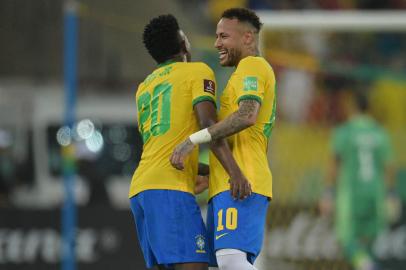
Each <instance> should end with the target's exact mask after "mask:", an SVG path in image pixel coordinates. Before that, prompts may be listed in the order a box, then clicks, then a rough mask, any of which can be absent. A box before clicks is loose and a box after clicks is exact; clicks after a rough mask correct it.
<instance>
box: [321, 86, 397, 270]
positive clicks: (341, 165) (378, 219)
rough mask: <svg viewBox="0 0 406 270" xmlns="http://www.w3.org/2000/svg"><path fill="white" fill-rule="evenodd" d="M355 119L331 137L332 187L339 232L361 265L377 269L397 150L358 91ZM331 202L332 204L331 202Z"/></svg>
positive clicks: (357, 265) (357, 266) (349, 254)
mask: <svg viewBox="0 0 406 270" xmlns="http://www.w3.org/2000/svg"><path fill="white" fill-rule="evenodd" d="M352 105H353V106H352V107H351V117H350V119H349V120H348V121H347V122H346V123H344V124H343V125H341V126H339V127H338V128H337V129H336V130H335V131H334V133H333V136H332V150H333V155H334V157H333V166H332V169H331V172H330V177H329V178H330V179H329V180H330V183H329V184H330V187H333V186H336V204H335V205H336V212H335V214H336V219H335V220H336V226H335V227H336V232H337V236H338V240H339V242H340V244H341V245H342V247H343V248H344V253H345V255H346V257H347V258H348V259H349V260H350V261H351V263H352V265H353V266H354V268H355V269H356V270H359V269H362V270H367V269H368V270H370V269H375V268H373V267H374V262H373V257H372V254H371V246H372V244H373V241H374V240H375V238H376V237H377V235H378V234H379V232H381V231H382V229H384V225H385V217H384V211H385V210H384V209H385V208H384V207H385V178H386V180H387V181H388V183H387V184H389V186H391V184H393V183H391V182H390V181H391V180H392V176H391V175H392V170H393V166H392V165H391V164H392V161H393V155H392V148H391V144H390V140H389V137H388V134H387V133H386V131H385V130H384V129H383V128H382V127H381V126H380V125H379V124H378V123H377V122H376V121H375V120H373V118H372V117H370V116H368V114H367V112H368V100H367V98H366V96H365V95H363V94H359V93H358V94H356V95H355V99H354V102H352ZM327 205H331V204H327Z"/></svg>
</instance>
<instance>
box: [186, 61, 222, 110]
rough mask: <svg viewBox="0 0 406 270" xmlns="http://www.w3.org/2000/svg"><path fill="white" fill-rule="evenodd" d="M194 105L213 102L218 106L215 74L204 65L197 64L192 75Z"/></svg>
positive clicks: (192, 70)
mask: <svg viewBox="0 0 406 270" xmlns="http://www.w3.org/2000/svg"><path fill="white" fill-rule="evenodd" d="M190 80H191V88H192V104H193V106H195V105H196V104H197V103H199V102H202V101H211V102H213V103H214V105H216V79H215V77H214V72H213V70H211V68H209V67H208V66H207V65H205V64H203V63H196V65H195V66H194V67H193V68H192V69H191V73H190Z"/></svg>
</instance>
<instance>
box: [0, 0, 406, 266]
mask: <svg viewBox="0 0 406 270" xmlns="http://www.w3.org/2000/svg"><path fill="white" fill-rule="evenodd" d="M77 3H78V9H77V14H78V50H77V60H78V73H77V74H78V80H77V81H78V89H77V105H76V109H75V115H76V119H77V122H76V124H75V130H76V131H75V132H74V135H72V134H71V133H72V131H71V130H70V129H69V128H67V127H66V126H65V125H64V113H65V107H66V104H65V94H64V76H63V74H64V73H63V71H64V69H63V66H64V63H63V59H64V55H63V48H64V45H63V36H64V24H63V20H64V2H63V1H55V0H36V1H27V0H25V1H24V0H1V1H0V36H1V40H2V42H1V43H0V269H5V270H14V269H16V270H17V269H41V270H42V269H60V268H61V258H62V257H63V256H62V252H61V242H62V233H61V232H62V230H61V226H62V225H61V223H62V221H61V220H62V219H61V208H62V205H63V198H64V196H65V195H64V192H65V190H64V185H63V180H62V172H63V170H64V169H63V168H65V169H66V168H70V167H69V166H70V165H69V164H70V163H69V160H68V162H67V163H68V164H67V163H66V161H65V162H64V161H63V158H62V154H61V146H67V145H69V144H71V143H72V142H74V144H75V147H76V151H75V155H74V156H75V159H76V162H75V166H74V169H75V171H76V173H77V177H76V178H75V179H76V180H75V185H74V188H73V190H74V194H75V199H76V205H77V206H78V210H77V211H78V218H77V230H76V249H75V254H76V262H77V265H76V266H77V269H80V270H82V269H89V270H91V269H100V270H102V269H144V262H143V259H142V256H141V253H140V251H139V249H138V243H137V240H136V237H135V233H134V232H135V231H134V230H133V225H132V224H133V221H132V218H131V215H130V212H129V208H128V199H127V190H128V185H129V182H130V179H131V175H132V172H133V170H134V169H135V168H136V166H137V164H138V161H139V158H140V153H141V150H142V145H141V141H140V138H139V134H138V132H137V126H136V112H135V105H134V94H135V90H136V87H137V85H138V83H140V82H141V81H142V80H143V79H144V77H145V76H146V75H148V74H149V73H150V72H151V70H152V69H153V68H154V63H153V62H152V60H151V59H150V57H149V56H148V55H147V53H146V52H145V50H144V48H143V45H142V42H141V35H142V29H143V27H144V25H145V24H146V23H147V22H148V20H149V19H150V18H151V17H153V16H156V15H158V14H162V13H172V14H174V15H175V16H176V17H177V18H178V19H179V22H180V25H181V27H182V28H183V29H184V30H185V32H186V34H187V35H188V36H189V37H190V39H191V43H192V48H193V58H194V60H197V61H204V62H206V63H208V64H209V65H210V66H211V67H212V68H213V69H214V70H215V72H216V76H217V80H218V85H219V86H220V87H219V89H220V91H221V89H222V87H223V86H224V85H225V83H226V81H227V79H228V76H229V75H230V73H231V72H232V71H231V70H228V69H222V68H220V67H219V65H218V63H217V52H216V51H215V50H214V48H213V42H214V31H215V25H216V22H217V20H218V18H219V16H220V14H221V12H222V11H223V10H224V9H226V8H228V7H234V6H244V7H249V8H252V9H255V10H260V14H261V18H262V19H263V20H264V21H267V24H266V27H265V29H264V31H263V34H262V37H261V38H262V43H261V44H262V51H263V55H264V56H265V57H266V59H267V60H268V61H269V62H270V63H271V64H272V66H273V68H274V70H275V72H276V75H277V83H278V115H277V123H276V127H275V129H274V131H273V134H272V138H271V144H270V151H269V159H270V167H271V169H272V171H273V175H274V198H273V201H272V203H271V207H270V211H269V218H268V226H267V233H266V239H265V243H264V249H263V254H262V256H261V258H260V259H259V261H258V262H257V264H258V267H259V269H261V270H262V269H272V270H290V269H292V270H296V269H298V270H312V269H314V270H318V269H331V270H333V269H335V270H341V269H342V270H347V269H351V266H350V264H349V263H348V262H346V260H345V259H344V258H343V255H342V251H341V249H340V246H339V245H338V244H337V240H336V237H335V235H334V231H333V222H334V220H333V219H332V218H331V217H325V216H322V215H320V212H319V210H318V202H319V199H320V197H321V195H322V193H323V190H324V182H325V179H326V171H327V169H328V164H329V159H330V155H331V150H330V135H331V132H332V130H333V128H334V127H336V126H337V125H338V124H340V123H342V122H343V121H344V120H345V119H346V116H347V107H348V106H347V104H348V101H349V100H351V97H352V93H353V92H354V91H360V90H361V91H364V92H366V93H367V94H368V96H369V98H370V103H371V107H372V112H373V114H374V116H375V117H376V118H377V119H378V120H379V121H380V123H382V125H384V126H385V127H386V128H387V130H388V132H389V133H390V136H391V139H392V143H393V146H394V150H395V170H396V173H395V189H396V191H397V193H398V195H399V198H400V204H388V209H387V212H388V213H389V215H388V216H389V219H388V229H387V230H385V231H383V232H382V234H381V236H380V237H378V238H377V239H376V241H375V243H374V247H373V250H374V253H375V256H376V257H377V258H378V260H379V262H380V264H381V267H382V269H387V270H390V269H396V270H401V269H406V214H405V212H406V211H405V210H406V22H405V21H406V12H405V8H406V2H405V1H403V0H388V1H381V0H325V1H321V0H298V1H293V0H273V1H270V0H269V1H267V0H171V1H169V0H167V1H163V0H162V1H160V0H149V1H147V2H144V1H130V0H120V1H114V3H113V1H107V0H81V1H78V2H77ZM328 12H330V13H328ZM331 12H334V14H335V15H334V16H337V17H339V19H338V21H339V22H336V23H335V24H334V25H330V26H329V25H328V22H330V21H328V17H329V16H333V15H329V14H332V13H331ZM346 14H347V15H348V14H350V16H351V18H348V17H344V16H347V15H346ZM278 16H285V17H283V19H282V17H278ZM300 16H309V17H308V18H310V19H309V20H310V21H311V20H312V19H313V20H315V23H314V24H313V25H312V24H311V22H310V23H309V22H308V21H307V20H306V19H303V23H300V19H301V18H302V17H300ZM286 18H288V19H286ZM323 18H325V19H326V21H324V20H323ZM371 18H372V20H371ZM374 18H376V20H374ZM285 19H286V20H287V21H284V20H285ZM282 21H283V23H281V22H282ZM363 21H369V23H367V24H366V25H364V26H360V24H361V22H363ZM298 22H299V23H298ZM306 22H307V23H308V25H307V23H306ZM273 24H274V25H273ZM346 24H347V26H342V25H346ZM348 24H350V26H349V27H348ZM306 25H307V26H306ZM340 25H341V26H340ZM357 25H358V26H357ZM383 25H384V26H383ZM273 26H274V27H273ZM65 150H66V148H65ZM206 154H207V153H204V151H203V153H202V160H205V159H206ZM204 196H205V195H204V194H203V195H201V196H199V201H201V203H202V205H204V202H205V197H204ZM65 269H66V270H69V269H67V268H65Z"/></svg>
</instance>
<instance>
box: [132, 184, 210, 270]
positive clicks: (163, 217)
mask: <svg viewBox="0 0 406 270" xmlns="http://www.w3.org/2000/svg"><path fill="white" fill-rule="evenodd" d="M130 203H131V210H132V213H133V216H134V219H135V225H136V229H137V234H138V240H139V242H140V246H141V249H142V252H143V254H144V258H145V262H146V265H147V267H148V268H152V267H153V266H154V265H164V266H166V267H168V268H170V267H173V264H177V263H189V262H202V263H208V254H209V252H208V249H207V248H208V245H207V232H206V228H205V226H204V223H203V219H202V215H201V212H200V208H199V206H198V205H197V203H196V200H195V197H194V196H193V195H192V194H190V193H186V192H181V191H176V190H146V191H143V192H141V193H139V194H137V195H136V196H134V197H132V198H131V199H130Z"/></svg>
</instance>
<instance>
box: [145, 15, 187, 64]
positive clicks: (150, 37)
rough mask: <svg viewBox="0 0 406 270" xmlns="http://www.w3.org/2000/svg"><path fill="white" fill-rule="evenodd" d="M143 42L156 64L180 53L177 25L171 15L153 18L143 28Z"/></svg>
mask: <svg viewBox="0 0 406 270" xmlns="http://www.w3.org/2000/svg"><path fill="white" fill-rule="evenodd" d="M143 42H144V45H145V48H147V50H148V52H149V54H150V55H151V56H152V58H154V60H155V61H157V62H158V64H160V63H163V62H165V61H167V60H168V59H170V58H171V57H172V56H174V55H175V54H177V53H179V52H180V51H181V40H180V38H179V24H178V21H177V20H176V18H175V17H174V16H173V15H172V14H167V15H160V16H158V17H155V18H153V19H152V20H151V21H150V22H149V23H148V24H147V25H146V26H145V28H144V34H143Z"/></svg>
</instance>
